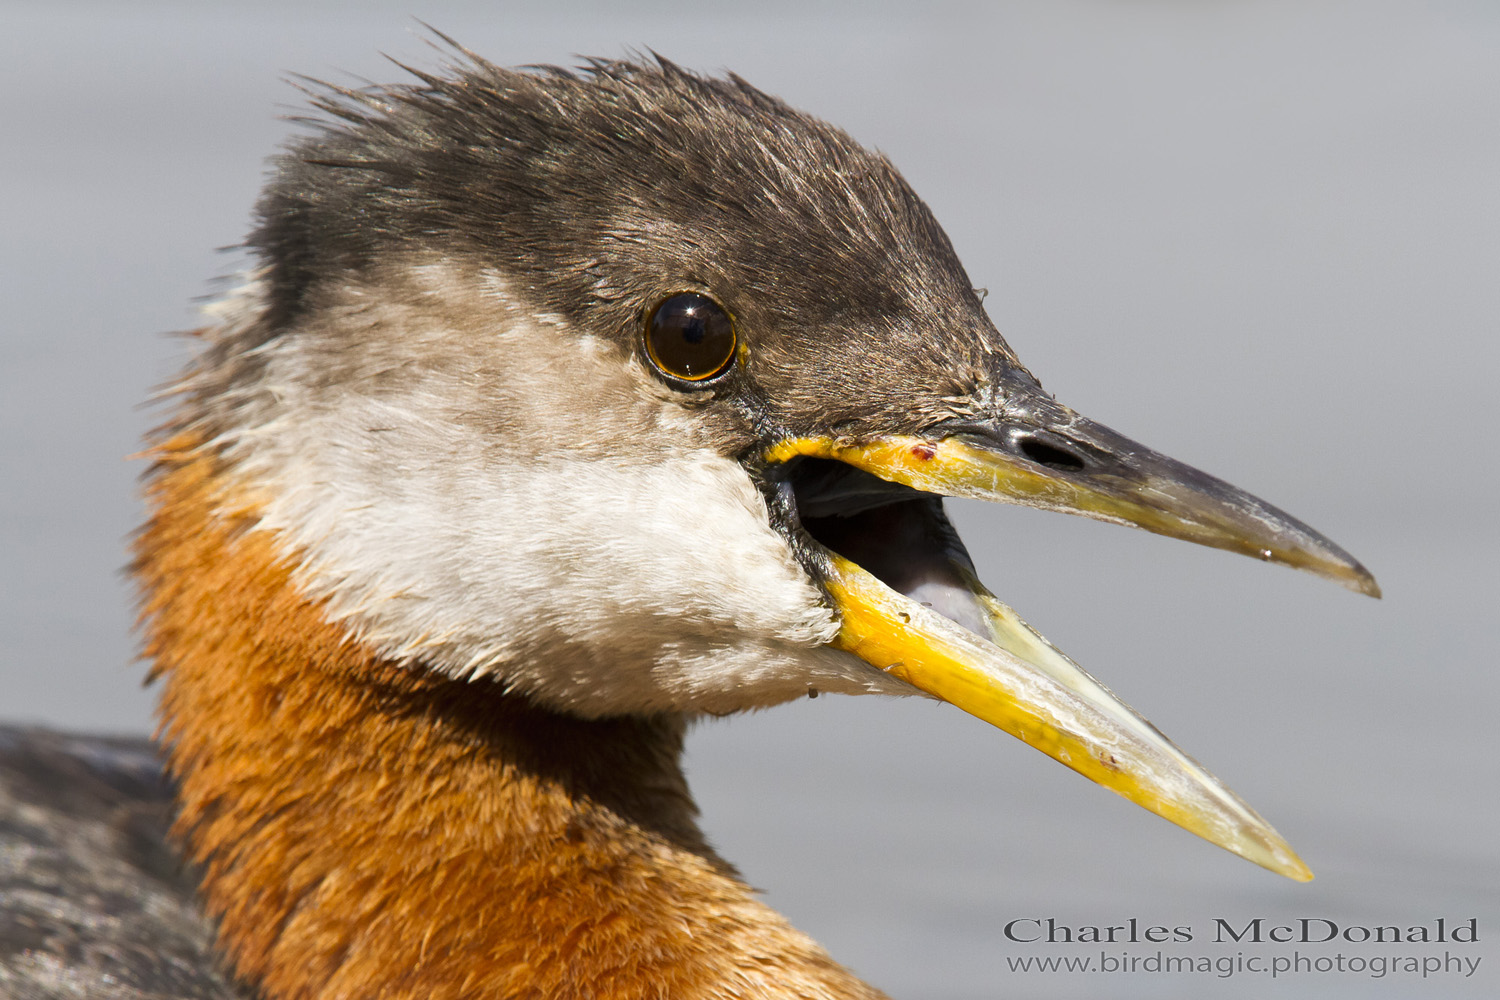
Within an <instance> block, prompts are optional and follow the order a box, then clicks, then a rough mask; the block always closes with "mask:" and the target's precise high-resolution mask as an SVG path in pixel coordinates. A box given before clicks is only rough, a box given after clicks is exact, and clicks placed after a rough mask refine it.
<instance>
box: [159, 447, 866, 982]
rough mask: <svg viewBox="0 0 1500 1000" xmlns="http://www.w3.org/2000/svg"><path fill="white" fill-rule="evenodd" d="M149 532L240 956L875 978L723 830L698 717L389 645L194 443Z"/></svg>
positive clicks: (442, 977) (194, 817)
mask: <svg viewBox="0 0 1500 1000" xmlns="http://www.w3.org/2000/svg"><path fill="white" fill-rule="evenodd" d="M158 460H159V464H158V467H157V470H156V472H155V473H154V475H153V479H152V485H151V489H150V496H151V500H152V502H153V514H152V517H151V520H150V521H149V523H148V524H147V526H146V529H145V531H144V532H142V534H141V537H140V539H139V542H138V544H137V550H138V560H137V566H136V572H137V575H138V577H139V579H140V581H141V584H142V587H143V590H144V593H145V606H144V619H145V623H146V625H145V628H146V640H147V641H146V646H147V653H148V655H149V656H150V657H151V658H152V660H153V661H154V668H153V676H154V677H158V678H160V679H161V680H162V681H163V682H164V691H163V696H162V708H161V713H162V736H163V739H164V742H165V745H166V747H167V752H168V755H169V761H170V767H171V769H172V771H173V772H174V774H175V775H176V776H177V778H178V780H179V782H180V789H181V790H180V793H179V798H180V805H181V814H180V818H179V820H178V823H177V827H176V832H177V834H178V835H179V836H180V837H181V838H182V840H183V842H184V843H185V845H186V847H187V850H188V853H189V855H190V856H191V858H192V859H193V860H194V861H195V862H197V863H198V864H200V865H201V866H202V868H203V872H204V877H203V892H204V895H205V899H206V902H207V906H208V909H209V910H210V912H211V913H212V914H213V915H214V916H215V917H216V918H218V920H219V943H220V947H221V949H222V950H223V952H224V953H225V955H226V957H227V958H228V960H229V963H230V965H231V967H232V968H233V969H234V970H235V972H236V973H237V974H238V975H240V976H241V977H243V978H244V979H246V980H247V981H249V982H251V983H253V984H255V985H256V986H257V987H259V988H260V989H261V990H262V991H263V992H264V993H265V994H266V995H268V996H269V997H272V998H279V1000H292V998H313V997H320V998H321V997H336V996H337V997H374V996H380V997H411V998H414V1000H415V998H423V1000H427V998H432V1000H444V998H458V997H481V996H483V997H538V998H541V997H559V998H560V997H570V998H571V997H590V996H597V997H610V998H635V997H641V998H645V997H673V998H683V1000H690V998H694V997H715V996H723V995H736V996H809V997H826V998H841V997H874V996H878V995H879V994H877V993H875V991H873V990H871V989H870V988H869V987H868V986H866V985H864V984H862V983H861V982H859V981H858V980H857V979H855V978H854V977H853V976H852V975H850V974H849V973H848V972H847V971H846V970H845V969H843V968H842V967H841V966H839V965H837V964H836V963H834V962H833V961H832V960H831V959H829V958H828V957H827V955H826V954H824V952H823V951H822V950H821V949H820V948H818V946H817V945H816V944H814V943H813V942H812V941H811V940H809V939H808V938H807V937H805V936H804V935H802V934H800V933H799V932H797V931H796V930H794V929H792V928H791V927H790V926H788V925H787V924H786V922H785V921H784V920H783V919H782V918H781V917H780V916H779V915H778V914H776V913H775V912H774V911H772V910H770V909H769V908H767V907H765V906H763V905H762V904H760V903H759V902H757V901H756V900H754V899H753V898H751V896H750V893H749V891H748V890H747V889H746V887H745V886H744V885H743V883H741V882H740V881H739V879H738V878H737V877H736V875H735V873H734V871H733V870H732V869H731V868H730V867H729V866H728V865H727V864H726V863H725V862H723V861H722V860H721V859H719V858H718V857H717V856H716V855H715V854H714V853H713V852H712V850H710V849H709V847H708V846H707V845H706V844H705V842H704V840H703V837H702V834H701V833H700V832H699V830H698V828H697V825H696V823H695V822H694V815H695V809H694V807H693V803H692V800H691V798H690V797H689V795H688V791H687V786H686V783H685V782H684V779H683V776H682V772H681V769H680V767H679V764H678V758H679V755H680V752H681V748H682V736H683V721H682V719H681V718H680V717H676V716H659V717H654V718H634V717H629V718H618V719H608V720H596V721H587V720H582V719H577V718H572V717H568V716H564V715H560V714H558V713H555V712H550V711H546V710H543V709H540V708H538V707H536V706H534V705H531V704H529V703H528V702H526V701H525V700H524V699H522V698H519V697H515V696H506V695H504V694H501V693H500V689H499V687H498V686H497V685H494V684H493V683H491V682H488V681H483V682H477V683H462V682H457V681H451V680H443V679H439V678H437V677H435V676H433V675H430V674H426V673H423V672H422V671H421V670H420V669H418V668H404V667H398V666H395V665H393V664H391V663H389V662H386V661H383V660H381V659H380V658H379V657H378V656H375V655H374V654H373V653H371V652H370V651H369V650H367V649H365V648H363V647H361V646H360V645H359V644H358V643H357V642H355V641H352V640H350V639H349V637H348V636H347V635H346V634H345V633H344V631H343V630H342V629H341V628H339V627H338V626H336V625H334V624H331V623H329V622H328V621H327V620H326V618H325V616H324V615H323V613H322V609H321V607H320V605H319V604H318V603H315V602H309V601H307V600H306V599H305V598H303V597H301V596H300V595H299V593H298V592H297V588H296V586H295V584H294V582H293V580H292V573H291V564H290V562H289V559H290V558H292V557H293V555H294V554H293V553H289V552H286V551H283V550H281V549H280V548H279V546H278V540H277V537H276V536H275V534H274V533H272V532H267V531H259V530H254V523H255V511H254V508H253V506H251V505H249V504H247V503H246V502H245V501H244V499H243V498H242V497H241V496H239V495H237V494H236V493H234V492H233V491H232V490H230V489H229V488H228V487H227V486H226V483H225V480H224V479H223V477H222V475H221V472H222V470H221V469H220V467H219V466H218V464H217V462H216V461H215V460H214V459H213V458H212V457H209V456H207V455H205V454H204V453H202V452H200V451H199V450H197V449H196V448H195V447H194V443H193V442H191V441H187V440H176V441H172V442H168V443H167V444H166V445H164V446H163V447H162V448H161V449H160V450H159V453H158Z"/></svg>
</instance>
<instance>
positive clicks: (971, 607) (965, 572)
mask: <svg viewBox="0 0 1500 1000" xmlns="http://www.w3.org/2000/svg"><path fill="white" fill-rule="evenodd" d="M781 471H782V478H781V480H780V481H781V482H782V483H783V484H784V485H785V486H786V487H787V488H789V490H790V493H791V504H790V507H791V511H792V512H793V513H794V515H795V524H797V525H800V527H801V530H802V533H803V534H804V535H805V539H804V541H811V542H812V543H814V544H816V545H818V546H821V547H822V548H824V549H826V550H828V552H831V553H833V554H836V555H838V556H842V557H843V558H844V559H846V560H848V561H849V562H851V563H854V564H855V565H857V566H859V567H860V568H861V569H863V570H864V571H865V572H866V573H869V574H870V575H871V576H873V577H875V579H877V580H879V581H880V582H881V583H883V584H885V585H886V586H887V587H889V588H890V589H891V590H893V591H895V592H896V593H898V594H901V595H903V596H904V597H906V598H908V599H909V600H911V601H913V602H915V603H917V604H918V605H920V606H922V607H925V608H931V609H932V610H933V611H935V612H937V613H938V614H940V615H942V616H943V617H944V618H947V619H949V620H951V621H955V622H957V623H958V624H960V625H962V626H963V627H964V628H966V629H968V630H969V631H971V632H974V633H975V634H976V635H979V636H982V637H984V638H989V637H990V630H989V628H988V625H987V619H986V616H985V613H984V609H983V608H982V607H981V606H980V604H979V601H978V600H977V599H976V598H975V596H974V592H973V587H972V586H971V584H970V582H969V581H972V580H974V579H975V575H974V564H973V562H972V560H970V558H969V553H968V551H967V550H966V549H965V548H964V544H963V542H962V541H961V540H960V539H959V537H958V532H956V531H955V530H954V529H953V525H952V523H951V522H949V520H948V516H947V515H946V514H945V513H944V512H943V498H942V497H941V496H938V495H937V494H933V493H924V492H922V491H921V490H916V489H912V488H911V487H910V486H904V485H902V484H900V483H893V482H891V481H890V480H887V479H881V478H880V477H879V476H876V475H873V474H871V473H869V472H866V471H864V470H863V469H856V468H855V467H854V466H852V465H849V464H847V463H845V462H840V461H838V460H837V459H830V458H810V457H807V456H798V457H796V458H794V459H792V460H791V461H790V462H787V463H786V464H785V466H784V467H783V469H782V470H781Z"/></svg>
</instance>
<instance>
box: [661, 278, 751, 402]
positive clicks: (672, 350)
mask: <svg viewBox="0 0 1500 1000" xmlns="http://www.w3.org/2000/svg"><path fill="white" fill-rule="evenodd" d="M734 349H735V335H734V320H732V319H730V318H729V313H727V312H725V311H724V307H723V306H721V305H719V304H718V303H717V302H715V301H714V300H713V299H711V298H709V297H708V296H707V295H699V294H698V293H697V292H680V293H678V294H676V295H673V296H670V297H669V298H666V299H663V300H662V301H661V303H660V304H658V305H657V307H656V310H655V311H654V312H653V313H652V314H651V318H650V319H648V320H647V321H646V356H647V357H649V358H650V359H651V363H652V364H653V365H655V366H656V368H657V370H658V371H660V372H661V373H662V374H664V375H668V376H670V377H672V378H675V379H682V380H683V381H685V382H705V381H707V380H708V379H711V378H713V377H714V376H715V375H718V374H720V373H721V372H723V371H724V370H725V369H726V368H728V367H729V365H730V364H731V363H732V362H733V361H734Z"/></svg>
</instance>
